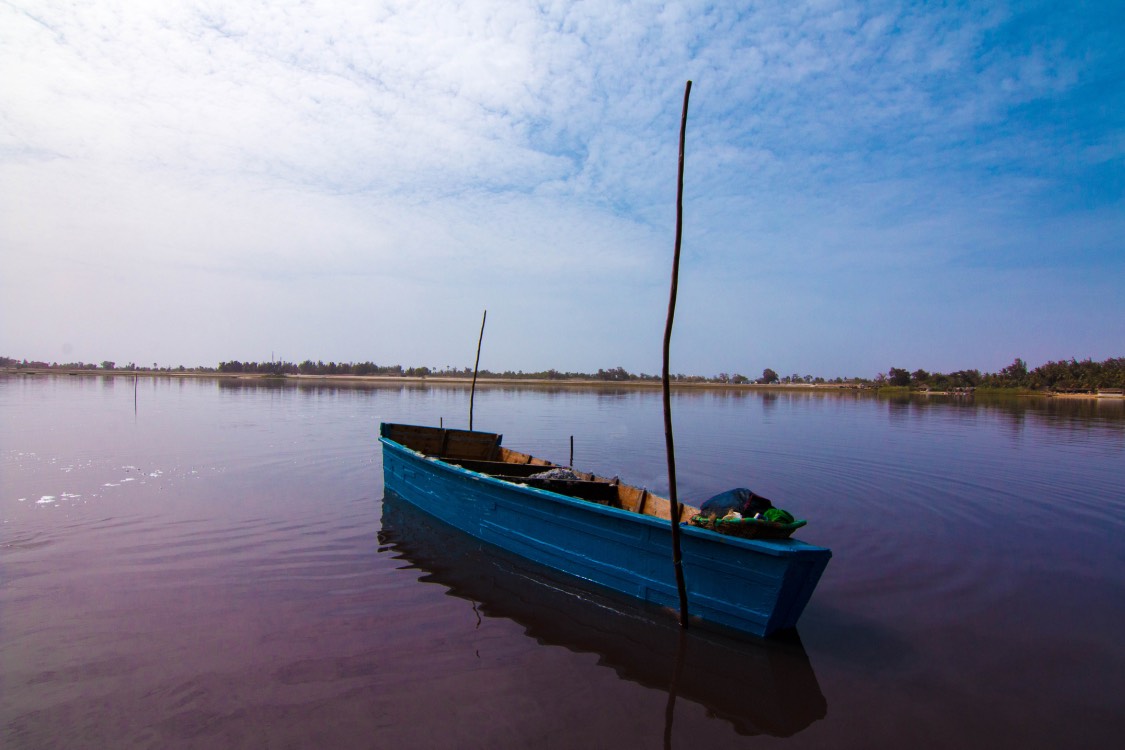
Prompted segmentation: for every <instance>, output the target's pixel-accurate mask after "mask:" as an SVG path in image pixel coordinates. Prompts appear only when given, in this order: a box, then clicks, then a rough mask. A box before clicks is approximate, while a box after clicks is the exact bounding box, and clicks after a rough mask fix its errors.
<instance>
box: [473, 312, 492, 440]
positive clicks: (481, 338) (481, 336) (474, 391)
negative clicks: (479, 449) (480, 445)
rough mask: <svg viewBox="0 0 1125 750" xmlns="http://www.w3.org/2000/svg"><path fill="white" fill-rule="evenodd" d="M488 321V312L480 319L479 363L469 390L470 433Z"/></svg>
mask: <svg viewBox="0 0 1125 750" xmlns="http://www.w3.org/2000/svg"><path fill="white" fill-rule="evenodd" d="M486 320H488V310H485V311H484V317H482V318H481V319H480V338H478V339H477V361H476V362H475V363H474V364H473V387H472V388H470V389H469V431H470V432H471V431H472V429H473V399H474V398H475V397H476V395H477V370H478V369H480V345H481V343H482V342H483V341H484V323H485V321H486Z"/></svg>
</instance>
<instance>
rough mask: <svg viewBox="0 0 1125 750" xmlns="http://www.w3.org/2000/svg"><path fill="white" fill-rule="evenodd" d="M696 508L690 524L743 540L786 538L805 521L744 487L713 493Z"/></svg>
mask: <svg viewBox="0 0 1125 750" xmlns="http://www.w3.org/2000/svg"><path fill="white" fill-rule="evenodd" d="M699 509H700V511H701V512H700V513H699V515H697V516H693V517H692V519H691V524H692V525H693V526H699V527H701V528H704V529H710V530H712V531H717V532H718V533H720V534H729V535H731V536H739V537H743V538H745V539H785V538H787V537H788V536H789V535H791V534H792V533H793V532H794V531H796V530H797V529H799V528H801V527H802V526H804V525H805V524H806V523H808V521H804V520H800V521H798V520H796V519H794V518H793V515H792V514H791V513H789V512H788V511H785V510H782V509H781V508H775V507H774V506H773V503H772V502H770V501H769V499H767V498H764V497H762V496H761V495H758V494H757V493H755V492H753V491H751V490H748V489H746V488H745V487H738V488H736V489H733V490H727V491H726V492H723V493H721V494H718V495H715V496H714V497H712V498H710V499H708V500H707V501H706V502H704V503H703V504H702V505H701V506H700V508H699Z"/></svg>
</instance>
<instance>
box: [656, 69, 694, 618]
mask: <svg viewBox="0 0 1125 750" xmlns="http://www.w3.org/2000/svg"><path fill="white" fill-rule="evenodd" d="M690 96H691V81H688V82H687V86H685V87H684V110H683V115H682V116H681V117H680V171H679V177H678V179H677V181H676V250H675V253H674V255H673V257H672V290H671V292H670V293H669V295H668V320H667V322H666V323H665V325H664V377H663V386H664V444H665V446H666V447H667V452H668V485H669V490H668V499H669V500H671V503H672V507H671V515H672V565H673V566H674V567H675V570H676V591H677V592H678V593H679V595H680V627H681V628H685V629H686V628H687V626H688V601H687V588H686V586H685V585H684V562H683V557H682V555H681V554H680V514H681V512H682V511H681V510H680V501H679V498H678V497H677V496H676V447H675V445H674V443H673V440H672V386H671V382H670V380H669V377H668V352H669V350H670V349H671V347H672V321H673V319H674V318H675V317H676V291H677V288H678V287H679V280H680V237H681V235H682V233H683V224H684V141H685V139H686V137H687V113H688V97H690Z"/></svg>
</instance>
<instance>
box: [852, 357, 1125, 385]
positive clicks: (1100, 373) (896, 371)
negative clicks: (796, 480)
mask: <svg viewBox="0 0 1125 750" xmlns="http://www.w3.org/2000/svg"><path fill="white" fill-rule="evenodd" d="M874 385H876V386H884V385H886V386H898V387H909V388H912V389H916V390H941V391H948V390H959V389H962V390H963V389H974V388H1023V389H1027V390H1033V391H1059V392H1068V391H1070V392H1088V391H1097V390H1101V389H1105V388H1125V357H1111V358H1109V359H1107V360H1105V361H1104V362H1094V361H1093V360H1090V359H1084V360H1078V359H1070V360H1069V361H1068V360H1059V361H1058V362H1048V363H1046V364H1044V365H1040V366H1039V367H1036V368H1035V369H1033V370H1031V369H1028V367H1027V363H1026V362H1024V361H1023V360H1022V359H1020V358H1018V357H1017V358H1016V359H1015V360H1014V361H1013V362H1012V364H1010V365H1008V366H1007V367H1005V368H1003V369H1002V370H1000V372H996V373H984V374H982V373H981V372H980V370H958V371H957V372H953V373H949V374H943V373H940V372H933V373H930V372H926V371H925V370H915V371H914V372H910V371H908V370H905V369H903V368H899V367H892V368H891V369H890V370H888V371H887V372H886V373H884V374H880V375H877V376H876V377H875V381H874Z"/></svg>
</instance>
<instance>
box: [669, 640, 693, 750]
mask: <svg viewBox="0 0 1125 750" xmlns="http://www.w3.org/2000/svg"><path fill="white" fill-rule="evenodd" d="M686 641H687V631H686V630H684V629H683V628H680V634H679V637H678V638H677V639H676V663H675V666H674V667H673V668H672V684H670V685H669V686H668V702H667V703H666V704H665V705H664V750H672V716H673V715H674V714H675V713H676V688H677V686H678V685H679V684H680V675H681V674H683V671H684V644H685V643H686Z"/></svg>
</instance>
